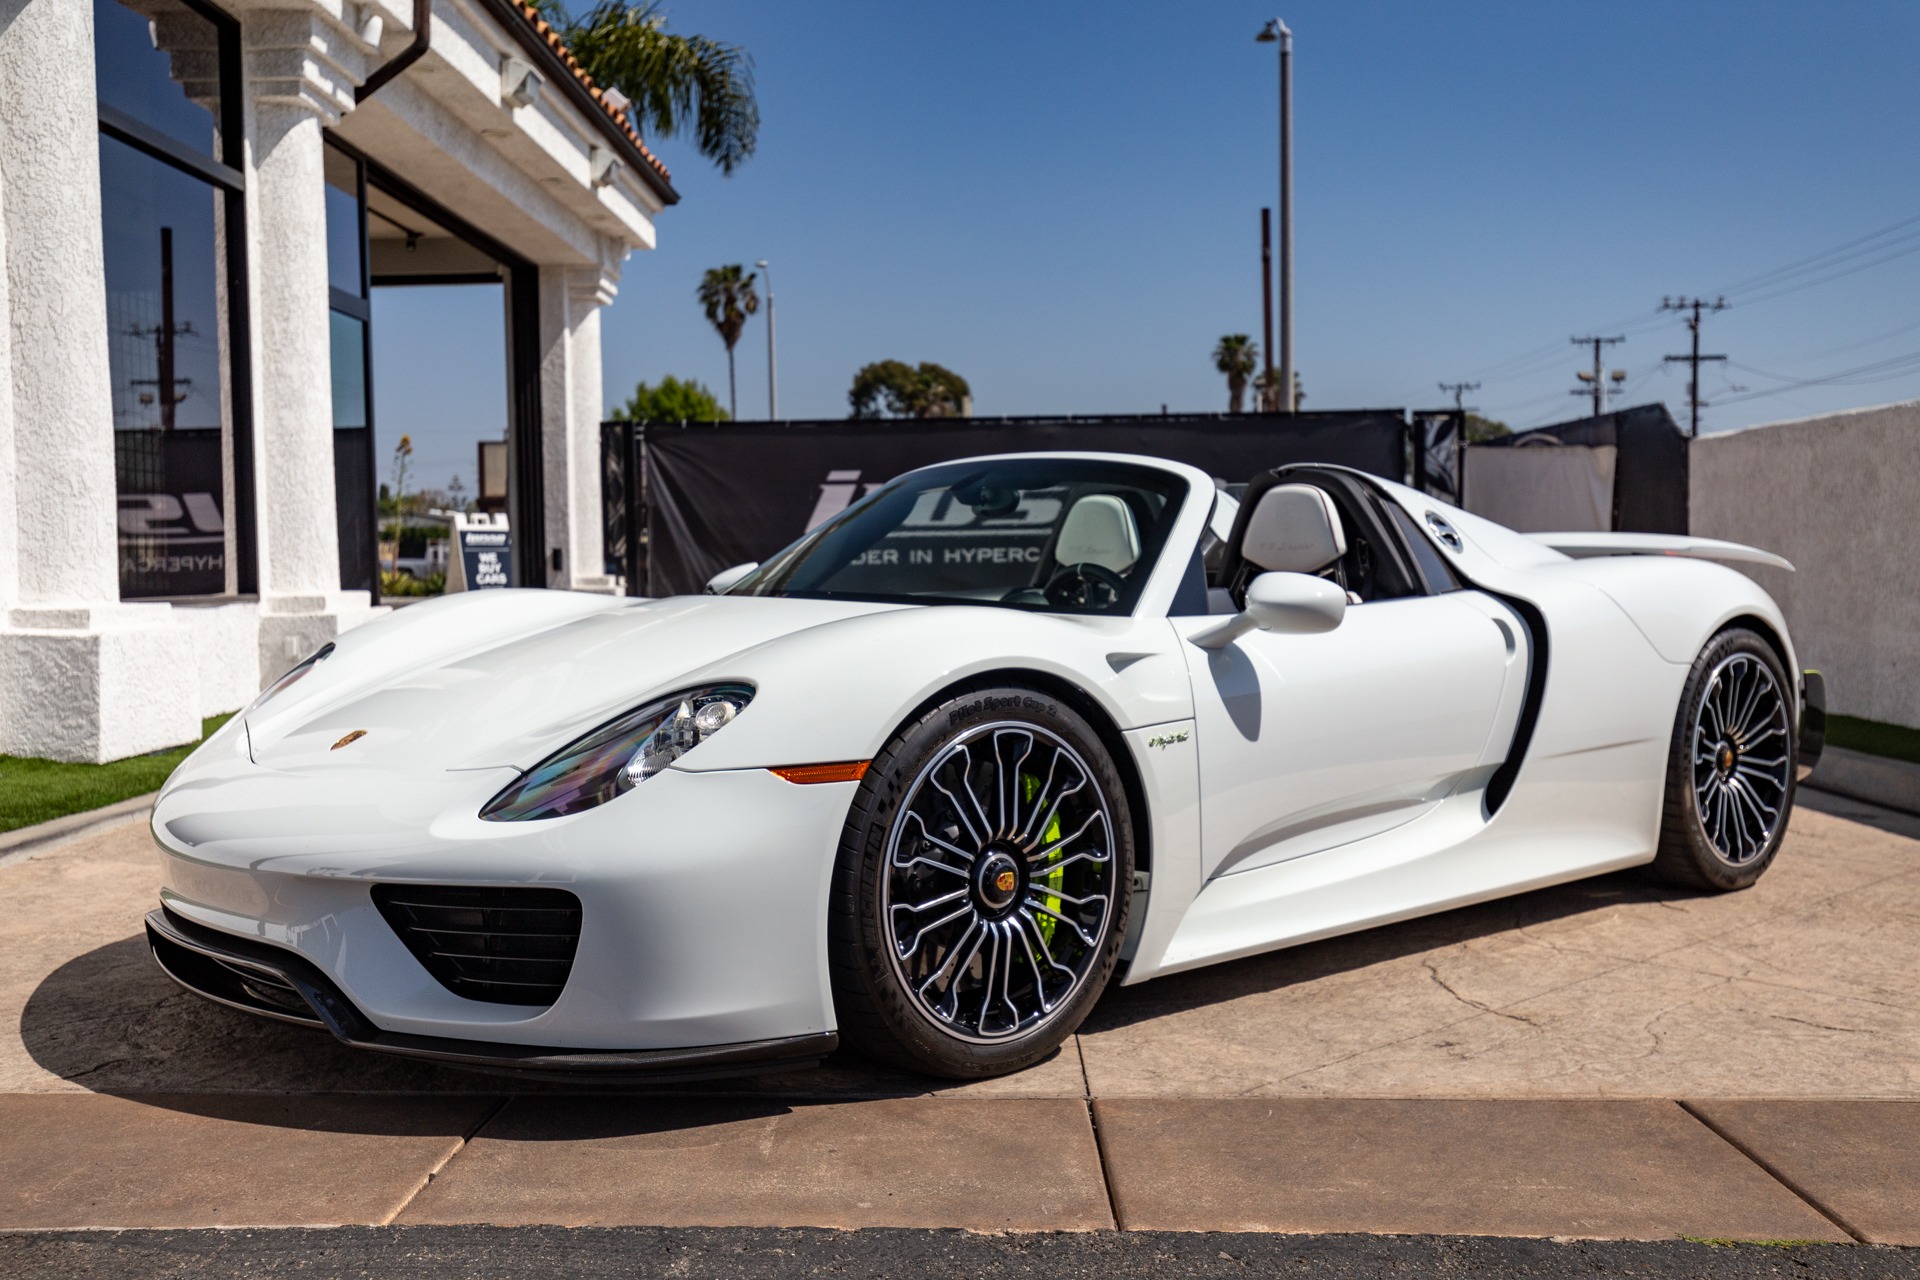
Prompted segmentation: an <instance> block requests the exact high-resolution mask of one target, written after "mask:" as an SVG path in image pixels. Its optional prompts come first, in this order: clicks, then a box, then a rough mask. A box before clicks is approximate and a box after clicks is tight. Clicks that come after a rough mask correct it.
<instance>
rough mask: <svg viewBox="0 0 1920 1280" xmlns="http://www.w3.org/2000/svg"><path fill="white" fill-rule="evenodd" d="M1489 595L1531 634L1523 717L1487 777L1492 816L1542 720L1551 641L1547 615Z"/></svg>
mask: <svg viewBox="0 0 1920 1280" xmlns="http://www.w3.org/2000/svg"><path fill="white" fill-rule="evenodd" d="M1468 585H1469V586H1471V585H1472V584H1471V583H1469V584H1468ZM1475 590H1485V589H1484V588H1475ZM1487 594H1488V595H1490V596H1493V598H1494V599H1496V600H1498V601H1499V602H1500V603H1501V604H1504V605H1506V606H1507V608H1509V609H1511V610H1513V611H1514V612H1515V613H1517V614H1519V615H1520V620H1521V621H1522V622H1525V623H1526V624H1527V630H1528V632H1530V633H1531V634H1529V636H1528V637H1527V638H1528V641H1529V644H1528V646H1527V693H1526V697H1525V699H1524V700H1523V701H1522V702H1521V703H1520V719H1519V721H1518V722H1517V723H1515V725H1514V726H1513V742H1512V744H1511V745H1509V746H1508V747H1507V758H1506V759H1505V760H1504V761H1502V762H1501V765H1500V767H1499V768H1498V769H1495V770H1494V771H1493V776H1492V777H1491V778H1489V779H1487V816H1488V817H1489V818H1491V817H1492V816H1493V815H1494V814H1496V813H1498V812H1499V811H1500V806H1501V805H1503V804H1505V803H1506V800H1507V796H1508V795H1509V794H1511V793H1512V791H1513V784H1514V782H1515V780H1516V779H1518V778H1519V776H1520V766H1521V765H1523V764H1525V763H1526V759H1527V748H1528V747H1531V746H1532V745H1533V729H1534V726H1535V725H1537V724H1538V723H1539V722H1540V707H1541V705H1542V704H1543V703H1544V702H1545V701H1546V697H1547V654H1548V641H1547V619H1546V615H1545V614H1543V613H1541V612H1540V610H1538V609H1536V608H1535V607H1534V606H1533V605H1531V604H1529V603H1528V602H1527V601H1525V600H1521V599H1519V598H1518V597H1515V596H1503V595H1497V594H1495V593H1494V592H1491V591H1488V592H1487Z"/></svg>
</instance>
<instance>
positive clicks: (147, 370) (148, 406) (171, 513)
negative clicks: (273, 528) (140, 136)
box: [100, 135, 230, 598]
mask: <svg viewBox="0 0 1920 1280" xmlns="http://www.w3.org/2000/svg"><path fill="white" fill-rule="evenodd" d="M100 184H101V207H102V209H103V213H104V216H103V219H102V228H101V229H102V248H103V249H104V253H105V259H106V283H107V332H108V362H109V367H110V369H111V371H112V376H113V426H114V458H115V467H116V471H117V474H118V479H119V489H120V514H119V524H120V591H121V595H122V596H124V597H128V598H132V597H138V596H176V595H201V594H218V593H220V592H223V591H225V590H227V534H226V519H225V515H224V511H225V508H226V505H227V503H226V466H225V442H226V437H227V424H228V421H229V404H230V397H229V388H228V385H227V382H226V377H225V372H226V369H227V350H226V346H227V343H226V335H227V332H228V328H227V324H226V316H225V314H224V309H223V307H222V306H221V301H220V293H221V269H220V263H221V259H222V257H223V255H224V252H225V245H224V240H223V221H224V218H223V209H224V202H225V193H224V192H222V191H221V190H220V189H218V188H216V187H214V186H212V185H210V184H208V183H205V182H202V181H200V180H198V179H196V178H193V177H190V176H188V175H187V174H185V173H182V172H181V171H180V170H178V169H175V168H173V167H172V166H170V165H167V164H164V163H162V162H161V161H159V160H156V159H154V158H153V157H152V156H149V155H147V154H145V153H144V152H141V151H138V150H136V149H135V148H133V147H130V146H127V145H126V144H125V143H122V142H119V141H117V140H116V139H113V138H110V137H107V136H105V135H102V136H101V138H100Z"/></svg>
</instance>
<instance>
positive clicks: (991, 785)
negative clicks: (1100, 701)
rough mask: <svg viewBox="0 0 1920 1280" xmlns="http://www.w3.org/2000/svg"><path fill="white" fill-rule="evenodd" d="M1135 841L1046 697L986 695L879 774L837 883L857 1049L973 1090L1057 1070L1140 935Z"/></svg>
mask: <svg viewBox="0 0 1920 1280" xmlns="http://www.w3.org/2000/svg"><path fill="white" fill-rule="evenodd" d="M1132 881H1133V827H1132V819H1131V815H1130V813H1129V812H1128V808H1127V799H1126V792H1125V788H1124V786H1123V785H1122V783H1121V780H1120V777H1119V774H1118V773H1117V772H1116V770H1115V769H1114V766H1113V762H1112V760H1111V759H1110V758H1109V756H1108V754H1107V751H1106V749H1105V747H1104V746H1102V744H1101V742H1100V739H1099V737H1098V736H1097V735H1096V734H1095V733H1094V732H1093V729H1092V727H1091V726H1089V725H1088V724H1087V722H1086V721H1085V720H1084V719H1083V718H1082V717H1081V716H1080V715H1078V714H1077V713H1076V712H1075V711H1074V710H1073V709H1072V708H1070V707H1068V706H1066V705H1065V704H1063V703H1061V702H1060V700H1059V699H1057V698H1055V697H1053V696H1052V695H1050V694H1046V693H1042V692H1040V691H1038V690H1035V689H1026V688H1019V687H1003V688H992V689H979V690H974V691H971V692H968V693H965V694H962V695H959V696H956V697H954V698H951V699H949V700H947V701H945V702H943V703H941V704H940V705H938V706H936V707H934V708H932V709H931V710H929V711H927V712H926V713H925V714H924V715H922V716H920V717H918V718H917V719H916V720H914V721H913V722H912V723H911V724H909V725H907V726H906V727H905V728H903V729H902V730H901V731H900V732H899V733H898V734H897V735H895V737H894V738H893V740H892V741H891V742H889V743H888V744H887V746H886V748H885V749H884V750H883V751H882V752H881V753H880V754H879V755H878V756H877V757H875V759H874V761H873V764H872V766H871V767H870V768H869V770H868V772H867V775H866V777H865V779H864V780H863V781H862V782H861V785H860V790H859V792H858V793H857V795H856V797H855V799H854V803H853V808H852V812H851V813H850V815H849V816H848V819H847V827H846V832H845V835H844V837H843V838H842V841H841V847H840V855H839V860H838V863H837V864H836V866H835V870H834V893H833V900H832V918H831V921H830V930H829V935H830V943H831V947H832V959H833V978H834V1005H835V1009H836V1012H837V1013H838V1015H839V1023H840V1034H841V1036H842V1037H843V1038H844V1039H845V1040H846V1042H847V1043H848V1045H849V1046H850V1047H852V1048H854V1049H856V1050H859V1051H861V1052H864V1053H866V1054H869V1055H871V1056H874V1057H878V1058H882V1059H885V1060H887V1061H891V1062H894V1063H897V1064H899V1065H901V1066H905V1067H908V1068H911V1069H914V1070H918V1071H924V1072H927V1073H929V1074H932V1075H940V1076H950V1077H956V1078H973V1077H980V1076H990V1075H998V1074H1001V1073H1003V1072H1008V1071H1014V1070H1018V1069H1019V1068H1021V1067H1025V1066H1029V1065H1031V1064H1032V1063H1035V1062H1038V1061H1039V1060H1040V1059H1042V1058H1044V1057H1046V1056H1047V1055H1048V1054H1050V1053H1052V1052H1053V1050H1054V1049H1056V1048H1057V1047H1059V1045H1060V1043H1061V1042H1062V1041H1063V1040H1065V1039H1066V1037H1067V1036H1069V1035H1071V1034H1072V1033H1073V1031H1074V1029H1075V1028H1076V1027H1078V1026H1079V1025H1080V1022H1081V1020H1082V1019H1083V1018H1085V1017H1086V1015H1087V1012H1088V1010H1089V1009H1091V1008H1092V1007H1093V1003H1094V1001H1095V1000H1097V999H1098V998H1099V996H1100V993H1101V991H1102V990H1103V989H1104V988H1105V986H1106V983H1107V980H1108V978H1109V977H1110V976H1111V975H1112V973H1113V968H1114V964H1115V962H1116V959H1117V957H1118V955H1119V950H1120V942H1121V939H1122V937H1123V935H1124V933H1125V931H1126V923H1127V911H1128V906H1129V891H1130V888H1131V885H1132Z"/></svg>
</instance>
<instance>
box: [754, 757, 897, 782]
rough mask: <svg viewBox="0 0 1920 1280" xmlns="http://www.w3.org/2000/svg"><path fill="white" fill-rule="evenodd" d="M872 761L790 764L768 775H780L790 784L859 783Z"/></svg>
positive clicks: (770, 771)
mask: <svg viewBox="0 0 1920 1280" xmlns="http://www.w3.org/2000/svg"><path fill="white" fill-rule="evenodd" d="M872 763H873V761H871V760H847V761H843V762H841V763H840V764H789V765H783V766H781V767H779V768H777V769H769V770H767V772H768V773H773V774H778V775H779V776H780V777H782V778H785V779H786V780H787V781H788V782H800V783H807V782H858V781H860V779H862V778H864V777H866V776H867V766H868V765H870V764H872Z"/></svg>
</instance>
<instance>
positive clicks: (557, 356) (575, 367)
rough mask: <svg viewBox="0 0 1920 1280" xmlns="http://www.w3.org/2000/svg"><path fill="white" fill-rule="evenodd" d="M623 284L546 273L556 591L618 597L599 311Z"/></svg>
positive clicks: (582, 274)
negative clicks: (610, 571) (610, 550)
mask: <svg viewBox="0 0 1920 1280" xmlns="http://www.w3.org/2000/svg"><path fill="white" fill-rule="evenodd" d="M608 256H609V257H611V256H612V255H611V254H609V255H608ZM618 280H619V269H618V266H617V265H614V266H605V265H603V266H599V267H584V268H583V267H572V268H567V267H542V268H541V269H540V350H541V359H540V415H541V424H540V431H541V444H542V462H543V464H544V474H543V480H544V486H545V489H544V496H545V500H546V508H547V510H546V521H547V528H546V545H547V548H548V551H547V556H548V558H547V562H546V564H545V566H544V568H545V570H546V573H545V578H544V581H545V582H546V584H547V585H548V586H550V587H560V588H565V589H568V590H573V591H599V592H611V591H612V590H613V580H612V579H611V578H610V577H609V576H608V575H607V569H606V537H605V533H606V531H605V528H604V523H603V521H604V517H603V514H602V505H601V495H600V422H601V419H602V417H603V416H604V415H603V413H602V408H603V406H602V397H601V387H600V309H601V308H602V307H604V306H606V305H607V304H608V303H610V302H612V301H613V299H614V295H615V294H616V293H617V292H618ZM556 547H557V548H559V549H560V553H561V554H560V567H559V568H558V569H557V570H556V569H555V568H554V566H553V558H552V557H553V548H556ZM527 580H530V581H539V580H541V579H539V578H535V577H533V576H532V575H528V578H527Z"/></svg>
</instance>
